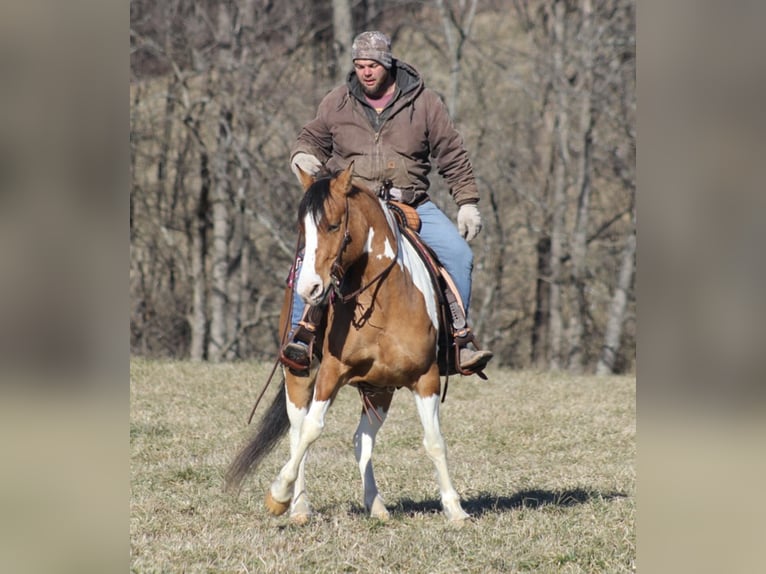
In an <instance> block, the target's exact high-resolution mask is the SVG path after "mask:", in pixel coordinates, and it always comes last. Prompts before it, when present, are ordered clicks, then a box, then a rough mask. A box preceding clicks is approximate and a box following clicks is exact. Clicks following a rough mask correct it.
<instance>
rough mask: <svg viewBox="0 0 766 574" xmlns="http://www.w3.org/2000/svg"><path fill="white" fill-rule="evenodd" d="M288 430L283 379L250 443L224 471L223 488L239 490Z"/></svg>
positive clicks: (288, 420) (288, 421)
mask: <svg viewBox="0 0 766 574" xmlns="http://www.w3.org/2000/svg"><path fill="white" fill-rule="evenodd" d="M289 428H290V419H289V418H288V417H287V403H286V399H285V379H284V375H283V376H282V384H281V385H279V391H277V395H276V396H275V397H274V400H273V401H272V403H271V405H270V406H269V410H267V411H266V414H264V415H263V418H262V419H261V420H260V422H259V423H258V428H257V429H256V430H255V433H254V434H253V436H252V438H251V439H250V441H249V442H248V443H247V444H246V445H245V447H244V448H243V449H242V450H241V451H240V452H239V454H238V455H237V457H236V458H235V459H234V460H233V461H232V463H231V465H230V466H229V469H228V470H227V471H226V483H225V488H226V490H227V491H233V490H237V489H239V487H240V486H241V484H242V481H243V480H244V479H245V477H246V476H247V475H248V474H249V473H250V472H251V471H253V470H255V467H256V466H258V464H259V463H260V462H261V461H262V460H263V459H264V457H265V456H266V455H267V454H269V453H270V452H271V451H272V450H273V449H274V447H275V446H276V445H277V443H278V442H279V441H280V439H281V438H282V437H283V436H284V435H285V433H287V430H288V429H289Z"/></svg>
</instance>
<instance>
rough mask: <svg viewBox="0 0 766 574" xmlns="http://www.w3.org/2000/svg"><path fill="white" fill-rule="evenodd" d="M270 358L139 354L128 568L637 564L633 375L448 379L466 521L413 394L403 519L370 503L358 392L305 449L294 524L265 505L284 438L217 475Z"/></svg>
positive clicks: (392, 465) (579, 568) (404, 425)
mask: <svg viewBox="0 0 766 574" xmlns="http://www.w3.org/2000/svg"><path fill="white" fill-rule="evenodd" d="M269 368H270V365H265V364H256V363H244V364H223V365H207V364H192V363H188V362H149V361H144V360H133V361H132V363H131V381H130V388H131V416H130V421H131V422H130V443H131V516H130V539H131V569H132V571H133V572H407V573H410V572H429V573H433V572H584V573H585V572H587V573H589V574H590V573H595V572H608V573H615V572H632V571H634V570H635V481H636V476H635V455H636V444H635V431H636V418H635V414H636V413H635V379H634V378H632V377H630V378H628V377H610V378H596V377H571V376H568V375H556V376H554V375H552V374H548V373H545V374H536V373H528V372H515V371H510V370H490V371H489V374H490V381H488V382H481V381H479V380H478V379H475V378H471V379H460V378H456V377H453V378H451V379H450V388H449V393H448V397H447V401H446V403H444V404H443V405H442V410H441V412H442V430H443V432H444V435H445V439H446V441H447V445H448V448H449V453H448V454H449V463H450V470H451V473H452V478H453V482H454V484H455V487H456V489H457V490H458V492H459V493H460V495H461V497H462V500H463V504H464V507H465V509H466V510H467V511H468V512H469V513H470V514H471V515H472V516H473V519H472V520H471V521H470V522H469V523H468V524H466V525H465V526H464V527H462V528H456V527H454V526H451V525H450V524H449V523H448V522H447V521H446V519H445V518H444V516H443V515H442V514H441V512H440V504H439V499H438V490H437V486H436V481H435V478H434V472H433V468H432V466H431V463H430V461H429V460H428V459H427V457H426V455H425V452H424V449H423V447H422V444H421V440H422V429H421V426H420V423H419V421H418V418H417V415H416V412H415V407H414V405H413V403H412V399H411V397H410V396H409V393H408V392H407V391H399V392H398V393H397V395H396V396H395V397H394V402H393V405H392V409H391V414H390V416H389V418H388V420H387V421H386V424H385V425H384V427H383V429H382V430H381V431H380V434H379V435H378V443H377V446H376V451H375V465H376V474H377V478H378V484H379V486H380V489H381V492H382V494H383V497H384V499H385V501H386V505H387V507H388V509H389V511H390V512H391V515H392V518H391V520H390V521H388V522H380V521H377V520H373V519H370V518H368V517H367V516H366V515H365V514H364V512H363V507H362V504H361V483H360V479H359V476H358V473H357V468H356V463H355V461H354V454H353V447H352V435H353V432H354V429H355V427H356V424H357V422H358V414H359V410H360V403H359V399H358V396H357V394H356V392H355V391H353V390H352V389H346V390H344V391H343V392H341V394H340V396H339V398H338V400H337V401H336V403H335V404H334V405H333V408H332V409H331V410H330V413H329V416H328V421H327V424H326V426H325V432H324V434H323V435H322V436H321V438H320V439H319V441H318V442H317V443H316V444H315V445H314V447H313V449H312V450H311V451H310V455H309V457H310V458H309V462H308V465H307V475H308V489H309V495H310V497H311V501H312V504H313V506H314V508H315V510H316V511H317V514H316V515H315V516H314V517H313V519H312V521H311V522H310V523H309V524H308V525H307V526H304V527H299V526H295V525H292V524H291V523H290V522H289V520H288V519H287V518H285V517H280V518H274V517H271V516H269V515H268V514H267V513H266V511H265V508H264V506H263V502H262V501H263V496H264V494H265V492H266V489H267V488H268V485H269V484H270V482H271V481H272V480H273V478H274V477H275V476H276V473H277V472H278V470H279V468H280V466H281V465H282V464H283V463H284V462H285V461H286V458H287V452H288V445H287V440H284V441H283V442H282V443H281V444H280V445H279V446H278V447H277V449H276V450H275V451H274V452H273V453H272V454H271V455H270V456H269V457H267V459H266V460H265V462H264V464H263V465H262V466H261V467H260V468H259V469H258V470H257V471H256V473H255V474H254V475H253V476H251V477H250V478H249V479H248V480H247V481H246V482H245V485H244V488H243V490H242V492H241V494H240V495H239V496H238V497H234V496H230V495H227V494H224V492H223V488H222V486H223V474H224V472H225V470H226V467H227V465H228V464H229V462H230V461H231V459H232V458H233V456H234V454H235V453H236V451H237V449H238V448H239V447H240V446H241V445H242V443H243V442H244V441H245V439H246V438H247V436H248V435H249V433H250V432H251V430H252V429H250V428H246V427H245V420H246V418H247V415H248V414H249V412H250V408H251V406H252V401H253V400H254V398H255V396H256V394H257V392H258V390H259V389H260V387H261V385H262V384H263V382H264V381H265V379H266V377H267V375H268V370H269ZM276 386H277V385H276V383H274V389H275V388H276ZM271 390H273V389H271ZM270 394H271V393H267V395H270ZM265 400H270V396H267V399H265ZM261 409H262V410H265V407H263V406H262V407H261ZM262 410H261V411H260V412H262ZM257 416H258V415H256V417H257Z"/></svg>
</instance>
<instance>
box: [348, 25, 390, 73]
mask: <svg viewBox="0 0 766 574" xmlns="http://www.w3.org/2000/svg"><path fill="white" fill-rule="evenodd" d="M351 59H352V60H375V61H376V62H380V63H381V64H382V65H383V67H384V68H387V69H390V68H391V62H392V60H393V58H392V56H391V39H390V38H389V37H388V36H386V35H385V34H384V33H383V32H377V31H372V32H362V33H361V34H359V35H358V36H357V37H356V38H354V42H353V44H351Z"/></svg>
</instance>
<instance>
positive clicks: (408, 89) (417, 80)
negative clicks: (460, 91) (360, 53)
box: [346, 59, 424, 102]
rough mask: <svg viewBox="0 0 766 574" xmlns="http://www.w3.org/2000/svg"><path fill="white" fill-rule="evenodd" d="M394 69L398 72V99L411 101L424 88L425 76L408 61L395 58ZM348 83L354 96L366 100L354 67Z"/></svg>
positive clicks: (347, 80) (349, 89) (361, 100)
mask: <svg viewBox="0 0 766 574" xmlns="http://www.w3.org/2000/svg"><path fill="white" fill-rule="evenodd" d="M393 69H394V70H395V72H396V88H397V91H398V92H399V96H398V98H397V99H406V100H407V101H409V100H410V99H411V98H412V97H414V96H415V95H416V94H417V93H418V92H420V90H422V89H423V87H424V83H423V78H422V77H421V75H420V73H419V72H418V71H417V70H416V69H415V68H413V67H412V66H410V65H409V64H408V63H406V62H403V61H401V60H396V59H394V67H393ZM346 85H347V86H348V91H349V93H350V94H351V95H352V96H354V98H356V99H357V100H359V101H360V102H366V100H365V98H364V91H363V90H362V85H361V84H360V83H359V79H358V78H357V77H356V72H354V70H353V69H352V70H351V71H350V72H349V73H348V76H347V77H346Z"/></svg>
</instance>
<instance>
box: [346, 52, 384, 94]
mask: <svg viewBox="0 0 766 574" xmlns="http://www.w3.org/2000/svg"><path fill="white" fill-rule="evenodd" d="M354 70H355V71H356V77H357V78H358V79H359V83H360V84H362V90H364V93H365V94H367V95H368V96H370V97H372V98H375V97H380V96H382V95H383V92H384V91H385V89H386V88H387V87H388V86H387V85H386V80H388V70H387V69H386V68H385V67H383V65H382V64H381V63H380V62H376V61H375V60H354Z"/></svg>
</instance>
